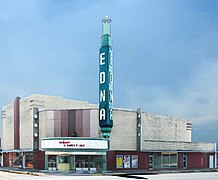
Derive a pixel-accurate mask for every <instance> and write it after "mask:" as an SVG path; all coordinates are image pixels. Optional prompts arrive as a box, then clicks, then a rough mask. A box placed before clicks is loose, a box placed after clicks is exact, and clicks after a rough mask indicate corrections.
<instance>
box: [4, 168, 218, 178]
mask: <svg viewBox="0 0 218 180" xmlns="http://www.w3.org/2000/svg"><path fill="white" fill-rule="evenodd" d="M0 171H4V172H10V173H18V174H29V175H34V176H43V175H56V176H59V175H60V176H104V175H107V176H126V175H148V174H150V175H152V174H153V175H155V174H169V173H198V172H218V169H191V170H158V171H144V170H140V171H137V170H136V171H116V172H114V171H106V172H103V173H97V172H94V171H68V172H60V171H49V170H37V169H23V168H15V167H2V166H1V167H0Z"/></svg>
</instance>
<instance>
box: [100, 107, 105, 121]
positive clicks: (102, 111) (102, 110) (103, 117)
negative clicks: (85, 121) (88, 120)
mask: <svg viewBox="0 0 218 180" xmlns="http://www.w3.org/2000/svg"><path fill="white" fill-rule="evenodd" d="M99 116H100V120H105V109H101V110H100V114H99Z"/></svg>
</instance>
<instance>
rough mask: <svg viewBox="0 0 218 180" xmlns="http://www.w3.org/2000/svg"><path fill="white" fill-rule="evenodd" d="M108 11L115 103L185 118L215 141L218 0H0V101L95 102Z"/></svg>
mask: <svg viewBox="0 0 218 180" xmlns="http://www.w3.org/2000/svg"><path fill="white" fill-rule="evenodd" d="M106 15H108V16H109V17H110V18H111V19H112V39H113V51H114V105H115V107H123V108H130V109H136V108H138V107H142V109H143V111H146V112H151V113H155V114H164V115H169V116H176V117H181V118H187V119H190V120H191V121H192V123H193V140H194V141H207V142H218V135H217V129H218V82H217V77H218V46H217V42H218V21H217V19H218V1H217V0H177V1H174V0H152V1H151V0H150V1H148V0H110V1H106V0H92V1H87V0H61V1H60V0H28V1H26V0H7V1H5V0H0V67H1V71H0V84H1V88H0V106H1V107H2V106H3V105H6V104H8V103H11V102H13V101H14V98H15V97H16V96H20V97H21V98H23V97H26V96H28V95H31V94H34V93H40V94H48V95H57V96H62V97H64V98H69V99H77V100H85V101H89V102H90V103H98V50H99V48H100V37H101V20H102V19H103V18H104V17H105V16H106Z"/></svg>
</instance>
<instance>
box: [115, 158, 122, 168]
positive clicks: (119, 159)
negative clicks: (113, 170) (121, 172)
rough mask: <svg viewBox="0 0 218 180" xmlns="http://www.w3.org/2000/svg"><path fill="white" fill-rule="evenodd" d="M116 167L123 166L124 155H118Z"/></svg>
mask: <svg viewBox="0 0 218 180" xmlns="http://www.w3.org/2000/svg"><path fill="white" fill-rule="evenodd" d="M116 167H117V168H123V156H122V155H117V156H116Z"/></svg>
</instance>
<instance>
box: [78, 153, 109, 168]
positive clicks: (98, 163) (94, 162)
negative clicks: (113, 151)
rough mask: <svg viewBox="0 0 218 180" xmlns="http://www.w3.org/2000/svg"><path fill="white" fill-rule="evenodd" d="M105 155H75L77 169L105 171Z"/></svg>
mask: <svg viewBox="0 0 218 180" xmlns="http://www.w3.org/2000/svg"><path fill="white" fill-rule="evenodd" d="M105 163H106V162H105V161H104V156H98V155H93V156H91V155H87V156H86V155H82V156H75V165H76V171H99V172H100V171H103V167H104V164H105Z"/></svg>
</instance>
